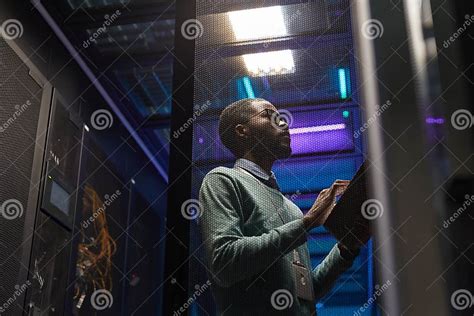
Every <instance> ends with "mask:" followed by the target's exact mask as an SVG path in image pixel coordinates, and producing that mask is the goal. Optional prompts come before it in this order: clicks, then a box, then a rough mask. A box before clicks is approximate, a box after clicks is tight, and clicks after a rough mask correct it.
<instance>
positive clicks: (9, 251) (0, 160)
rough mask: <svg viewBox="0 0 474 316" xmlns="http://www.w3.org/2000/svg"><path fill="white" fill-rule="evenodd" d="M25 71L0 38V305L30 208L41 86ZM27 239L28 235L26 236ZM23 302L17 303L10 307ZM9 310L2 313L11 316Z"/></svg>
mask: <svg viewBox="0 0 474 316" xmlns="http://www.w3.org/2000/svg"><path fill="white" fill-rule="evenodd" d="M28 72H29V69H28V67H27V66H26V65H25V64H24V63H23V62H22V61H21V59H20V58H19V57H18V56H17V55H16V54H15V52H14V51H13V50H12V49H11V48H10V47H9V46H8V45H7V44H6V42H5V40H3V39H1V38H0V87H1V91H2V95H1V98H0V148H1V150H0V173H1V182H2V183H1V185H0V203H2V204H1V205H2V210H1V211H2V212H1V216H0V251H1V254H2V255H1V259H0V269H1V271H2V273H1V274H2V276H1V282H0V301H1V302H6V301H7V300H8V299H9V298H14V292H15V290H17V289H18V288H17V287H15V286H20V287H21V284H17V278H18V273H19V272H20V269H27V264H28V263H27V262H21V254H22V247H23V246H24V242H25V240H24V239H23V232H24V229H25V227H24V225H25V215H26V214H25V212H26V208H27V204H28V194H29V190H30V186H36V185H38V184H37V183H30V182H31V179H30V177H31V171H32V164H33V158H34V147H35V139H36V132H37V125H38V117H39V110H40V101H41V94H42V88H41V87H40V86H39V85H38V84H37V83H36V82H35V81H34V80H33V79H32V78H31V77H30V76H29V75H28ZM30 237H31V236H30ZM16 304H21V302H18V301H15V302H14V303H12V305H16ZM15 308H16V307H15V306H9V307H8V309H6V313H7V314H8V313H14V312H15Z"/></svg>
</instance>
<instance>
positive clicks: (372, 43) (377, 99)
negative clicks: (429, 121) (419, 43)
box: [353, 0, 449, 315]
mask: <svg viewBox="0 0 474 316" xmlns="http://www.w3.org/2000/svg"><path fill="white" fill-rule="evenodd" d="M408 2H410V3H409V5H410V6H411V5H416V3H418V5H419V2H417V1H413V2H412V1H407V2H406V3H408ZM353 5H354V11H353V12H354V15H353V16H354V36H355V39H356V42H357V58H358V68H359V73H360V77H361V79H360V83H361V86H360V89H361V100H362V107H363V108H364V109H365V120H366V122H368V121H369V119H370V118H372V119H374V118H375V120H373V121H372V123H371V124H369V125H370V126H369V129H368V131H367V132H368V134H367V136H368V158H367V159H368V160H369V162H370V163H371V166H372V168H371V170H370V171H371V175H370V178H371V191H372V193H373V194H372V196H373V197H374V198H375V199H377V200H379V201H380V202H381V203H382V205H383V210H384V212H383V213H382V215H381V216H380V217H379V218H377V220H376V221H375V225H374V227H375V240H374V248H375V251H374V259H375V265H376V267H377V268H376V271H377V272H378V278H379V284H382V283H385V282H387V280H389V281H390V286H389V287H388V289H387V290H386V291H385V292H384V293H383V296H381V297H380V298H378V300H380V303H381V304H380V306H381V309H382V310H383V313H384V314H388V315H401V314H407V315H446V313H445V311H446V307H447V304H449V297H447V296H446V295H445V293H444V288H443V284H441V283H442V282H441V283H439V282H438V283H436V284H434V285H433V284H432V283H433V281H434V280H436V278H437V277H439V275H441V273H442V267H441V262H442V260H441V253H440V240H439V238H440V235H439V231H438V230H437V229H436V224H437V223H438V215H439V212H438V210H437V208H438V207H439V205H436V204H435V203H434V201H435V200H437V199H436V198H433V199H429V200H427V197H428V196H430V195H431V194H432V193H433V192H434V190H435V188H434V187H435V183H436V181H435V180H436V178H437V177H436V176H435V173H436V172H437V170H435V169H433V166H432V165H431V162H432V161H431V158H432V157H431V155H432V152H434V151H435V150H434V147H433V148H432V147H431V146H429V142H428V141H427V138H426V134H425V128H424V121H425V120H424V113H423V112H422V111H420V109H421V108H422V106H420V102H421V100H422V98H420V97H419V94H418V93H419V90H418V89H417V83H418V82H417V80H416V73H415V72H414V69H416V68H415V67H413V65H414V64H413V63H414V62H415V61H416V58H415V57H416V56H414V51H413V50H410V35H409V33H410V29H409V28H412V27H414V26H413V25H412V24H410V23H407V20H406V17H407V12H406V9H407V8H406V7H405V6H404V3H403V2H402V1H398V2H394V1H379V0H357V1H353ZM407 28H408V29H407ZM387 100H388V101H390V102H391V105H390V107H389V108H388V109H387V110H386V111H385V112H384V113H382V114H380V115H377V113H379V112H378V111H379V108H380V106H381V105H382V104H384V103H385V102H386V101H387ZM369 122H370V121H369Z"/></svg>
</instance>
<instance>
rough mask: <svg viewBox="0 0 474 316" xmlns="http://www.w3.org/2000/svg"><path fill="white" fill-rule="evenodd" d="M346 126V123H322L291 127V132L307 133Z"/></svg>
mask: <svg viewBox="0 0 474 316" xmlns="http://www.w3.org/2000/svg"><path fill="white" fill-rule="evenodd" d="M345 128H346V124H331V125H320V126H311V127H300V128H291V129H290V134H306V133H317V132H327V131H337V130H340V129H345Z"/></svg>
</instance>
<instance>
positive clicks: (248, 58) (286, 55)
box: [242, 49, 295, 76]
mask: <svg viewBox="0 0 474 316" xmlns="http://www.w3.org/2000/svg"><path fill="white" fill-rule="evenodd" d="M242 57H243V58H244V62H245V66H246V67H247V70H248V72H249V73H250V74H252V75H253V76H266V75H281V74H287V73H293V72H295V62H294V60H293V54H292V53H291V50H289V49H287V50H280V51H274V52H265V53H257V54H247V55H242Z"/></svg>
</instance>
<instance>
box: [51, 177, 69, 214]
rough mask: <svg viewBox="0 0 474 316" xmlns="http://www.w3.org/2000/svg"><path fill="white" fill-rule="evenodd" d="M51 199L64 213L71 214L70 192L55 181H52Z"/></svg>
mask: <svg viewBox="0 0 474 316" xmlns="http://www.w3.org/2000/svg"><path fill="white" fill-rule="evenodd" d="M49 201H50V202H51V204H53V205H54V206H55V207H57V208H58V209H60V210H61V211H62V212H63V213H64V214H66V215H69V193H68V192H67V191H66V190H64V189H63V187H61V186H60V185H59V184H58V183H57V182H55V181H52V185H51V196H50V198H49Z"/></svg>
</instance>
